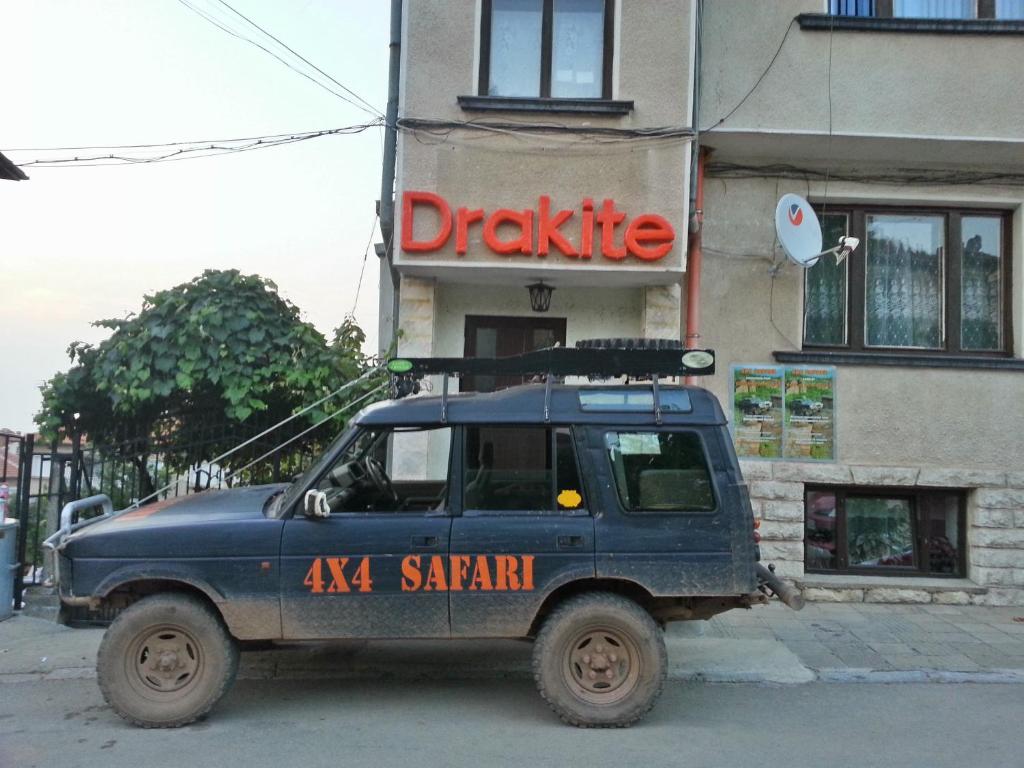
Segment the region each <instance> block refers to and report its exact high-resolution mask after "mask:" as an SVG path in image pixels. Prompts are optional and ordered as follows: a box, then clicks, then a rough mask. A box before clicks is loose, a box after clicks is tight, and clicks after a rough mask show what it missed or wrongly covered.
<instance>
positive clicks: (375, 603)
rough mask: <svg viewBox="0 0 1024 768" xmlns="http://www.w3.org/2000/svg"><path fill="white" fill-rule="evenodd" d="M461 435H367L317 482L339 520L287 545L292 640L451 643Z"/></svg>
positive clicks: (292, 530)
mask: <svg viewBox="0 0 1024 768" xmlns="http://www.w3.org/2000/svg"><path fill="white" fill-rule="evenodd" d="M451 432H452V430H451V429H449V428H442V429H433V430H409V431H404V430H391V429H366V430H364V431H362V432H361V433H360V434H359V435H358V437H357V438H356V439H355V440H354V441H353V442H352V443H350V444H349V445H348V447H346V448H345V449H344V450H343V451H342V452H341V453H340V454H339V456H338V458H337V460H336V461H335V462H334V464H333V465H332V466H331V468H330V469H328V470H327V471H326V472H325V473H324V474H323V476H322V477H321V478H319V479H318V480H317V481H316V484H315V486H314V488H315V489H316V490H319V491H323V492H324V493H325V494H326V496H325V499H326V503H327V504H328V506H329V509H330V516H329V517H326V518H315V519H311V518H308V517H305V516H304V515H303V514H302V511H301V510H298V511H296V513H295V516H294V517H293V518H292V519H290V520H286V521H285V525H284V533H283V535H282V538H281V618H282V627H283V632H284V637H285V639H289V640H310V639H317V638H354V637H362V638H371V637H408V638H419V637H424V638H431V637H448V635H449V626H448V594H447V591H446V589H447V588H446V586H445V584H446V581H447V579H446V575H447V571H448V538H449V533H450V531H451V517H449V515H448V484H447V475H448V454H449V450H450V447H451ZM410 467H415V468H416V469H415V471H410V469H409V468H410Z"/></svg>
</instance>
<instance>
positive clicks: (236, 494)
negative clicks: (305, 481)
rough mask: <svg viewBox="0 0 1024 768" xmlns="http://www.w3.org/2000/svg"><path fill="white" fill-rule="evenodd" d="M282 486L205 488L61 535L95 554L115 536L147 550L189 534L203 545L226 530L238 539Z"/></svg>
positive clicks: (71, 547)
mask: <svg viewBox="0 0 1024 768" xmlns="http://www.w3.org/2000/svg"><path fill="white" fill-rule="evenodd" d="M287 487H288V486H287V484H275V485H260V486H253V487H251V488H239V489H232V490H215V491H204V492H202V493H197V494H194V495H189V496H184V497H182V498H178V499H167V500H165V501H160V502H157V503H155V504H147V505H145V506H142V507H139V508H138V509H132V510H128V511H125V512H120V513H118V514H115V515H114V516H113V517H109V518H104V519H102V520H100V521H99V522H96V523H93V524H91V525H87V526H85V527H83V528H81V529H79V530H78V531H76V532H75V533H73V534H71V535H70V536H68V537H67V538H66V539H65V540H64V547H63V548H65V549H66V550H68V552H69V553H75V554H78V555H79V556H81V555H87V554H88V555H95V554H97V553H98V551H97V548H98V547H102V551H103V554H104V555H106V556H109V555H110V554H111V552H110V551H109V549H108V546H109V545H112V544H113V543H114V542H121V543H124V544H127V543H129V542H131V543H133V544H134V545H136V546H138V545H143V546H142V547H141V549H143V550H150V552H149V553H150V554H152V549H153V548H154V547H155V548H159V547H160V542H164V543H165V544H166V543H168V542H169V541H170V540H173V539H176V538H182V537H187V538H188V539H190V540H191V541H192V542H193V546H194V547H196V548H197V549H205V548H206V547H204V546H203V545H202V543H203V542H204V541H205V542H207V543H210V542H211V540H213V539H219V538H221V537H222V536H224V535H226V534H228V533H229V532H231V535H232V538H235V540H236V541H237V537H238V536H239V534H241V533H242V532H243V529H246V530H247V529H251V528H252V527H253V526H254V525H257V524H258V523H261V522H263V521H266V517H265V516H264V514H263V508H264V507H265V506H266V503H267V501H268V500H269V499H270V498H271V497H272V496H273V495H274V494H276V493H278V492H280V491H282V490H284V489H285V488H287ZM260 527H263V526H260ZM243 538H244V537H243ZM196 545H198V546H196ZM140 554H141V552H140Z"/></svg>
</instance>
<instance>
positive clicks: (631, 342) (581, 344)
mask: <svg viewBox="0 0 1024 768" xmlns="http://www.w3.org/2000/svg"><path fill="white" fill-rule="evenodd" d="M576 348H577V349H682V348H683V342H681V341H680V340H679V339H648V338H642V337H641V338H632V339H629V338H619V339H580V340H579V341H577V342H576Z"/></svg>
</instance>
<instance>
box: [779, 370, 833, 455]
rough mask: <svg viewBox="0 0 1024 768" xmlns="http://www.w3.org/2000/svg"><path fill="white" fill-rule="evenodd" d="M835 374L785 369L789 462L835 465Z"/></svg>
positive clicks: (787, 452)
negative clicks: (794, 460) (800, 461)
mask: <svg viewBox="0 0 1024 768" xmlns="http://www.w3.org/2000/svg"><path fill="white" fill-rule="evenodd" d="M835 401H836V396H835V370H834V369H832V368H811V367H798V366H787V367H786V401H785V409H784V410H785V414H786V418H785V429H784V432H785V440H784V443H783V449H782V455H783V457H784V458H787V459H802V460H805V461H806V460H812V461H835V458H836V451H835V421H836V420H835Z"/></svg>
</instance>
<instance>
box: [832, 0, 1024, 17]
mask: <svg viewBox="0 0 1024 768" xmlns="http://www.w3.org/2000/svg"><path fill="white" fill-rule="evenodd" d="M829 13H831V14H833V15H835V16H866V17H874V18H882V19H887V18H894V19H1024V0H829Z"/></svg>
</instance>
